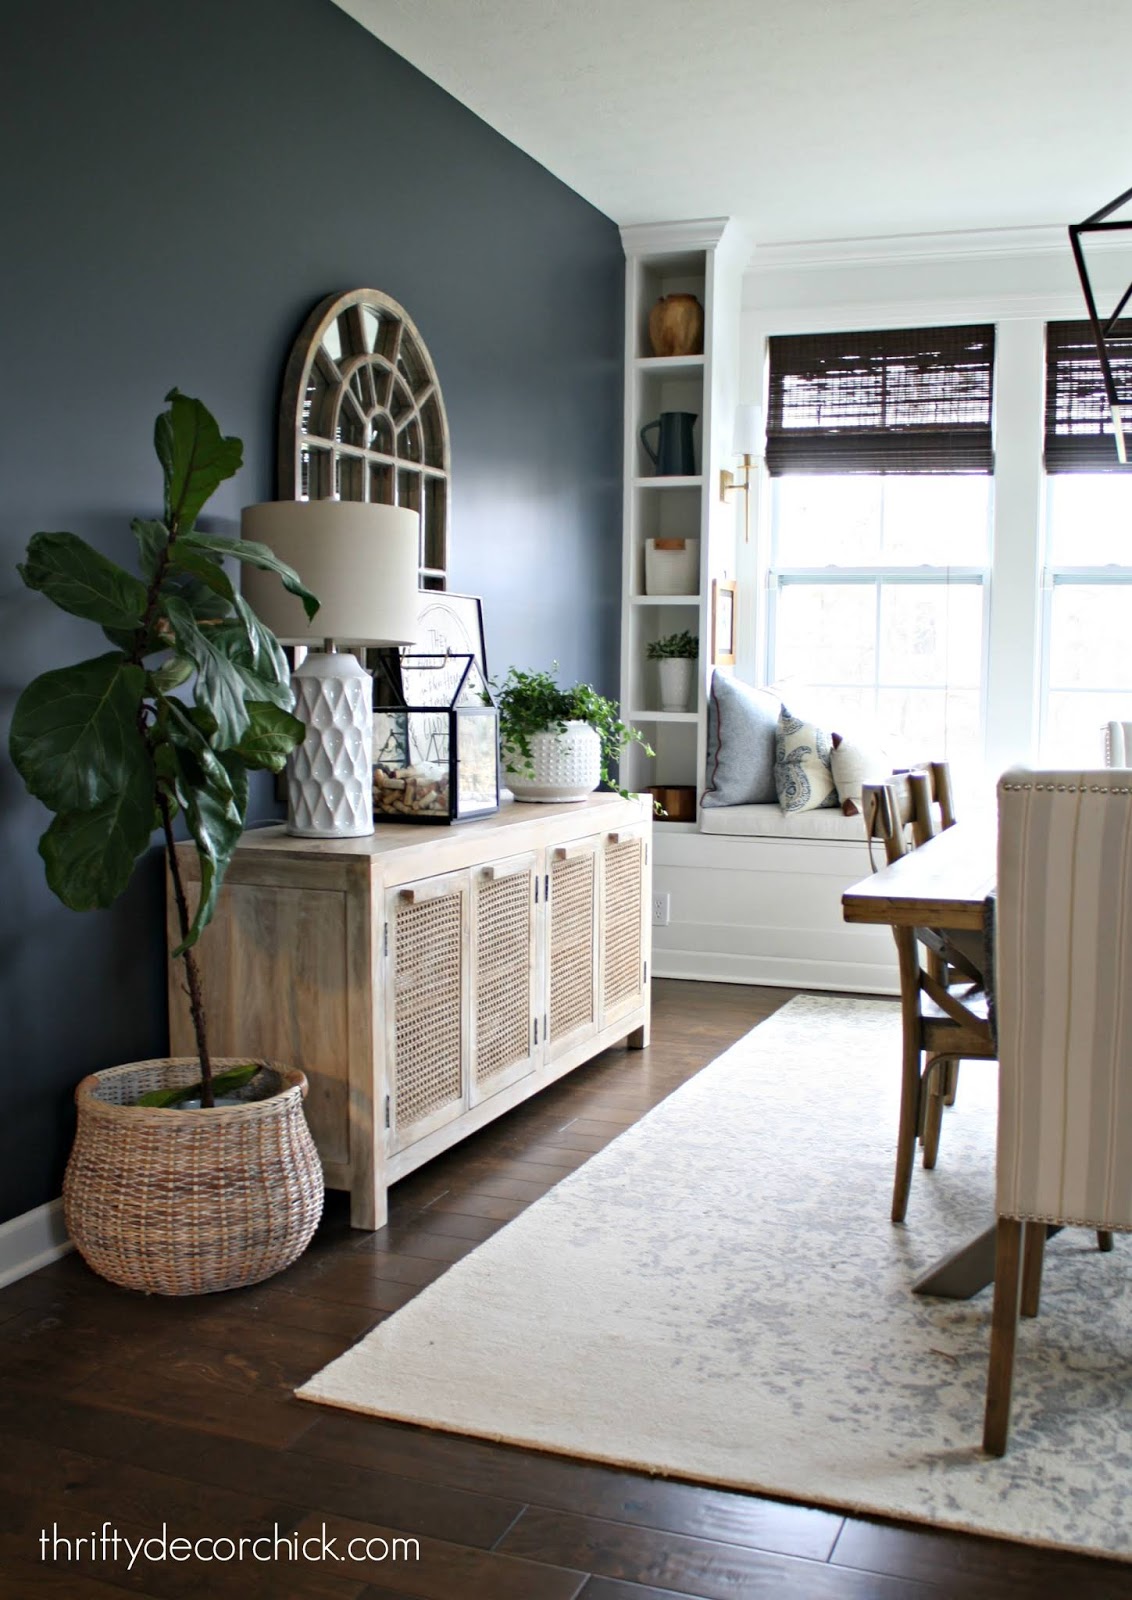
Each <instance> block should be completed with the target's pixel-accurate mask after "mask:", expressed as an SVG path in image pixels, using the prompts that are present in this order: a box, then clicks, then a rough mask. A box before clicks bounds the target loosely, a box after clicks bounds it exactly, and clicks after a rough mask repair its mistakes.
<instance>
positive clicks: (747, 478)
mask: <svg viewBox="0 0 1132 1600" xmlns="http://www.w3.org/2000/svg"><path fill="white" fill-rule="evenodd" d="M764 447H765V435H764V432H763V413H762V407H761V406H751V405H744V406H736V407H735V427H734V433H733V436H732V440H731V453H732V455H736V456H742V458H743V466H742V468H741V471H740V473H735V472H729V471H728V470H727V468H726V467H724V468H723V470H722V471H721V472H720V474H719V498H720V499H721V500H724V501H725V500H726V499H727V498H728V496H729V495H731V494H741V495H742V496H743V543H744V544H748V543H749V542H750V538H751V484H752V483H753V482H755V481H756V479H755V474H754V464H755V461H756V460H759V459H761V457H762V455H763V453H764Z"/></svg>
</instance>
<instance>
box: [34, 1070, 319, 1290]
mask: <svg viewBox="0 0 1132 1600" xmlns="http://www.w3.org/2000/svg"><path fill="white" fill-rule="evenodd" d="M213 1065H214V1067H215V1068H217V1069H219V1070H222V1069H223V1068H225V1067H235V1066H240V1065H242V1063H241V1062H240V1061H239V1060H229V1061H216V1062H214V1063H213ZM265 1070H267V1071H269V1072H271V1073H272V1074H273V1075H274V1076H275V1077H276V1078H277V1079H278V1080H279V1083H280V1085H281V1089H280V1092H279V1093H277V1094H273V1095H271V1096H270V1097H269V1098H267V1099H262V1100H246V1101H245V1102H243V1103H242V1104H240V1105H232V1106H218V1107H215V1108H213V1109H212V1110H209V1111H196V1110H180V1109H175V1108H171V1109H164V1108H162V1109H158V1108H156V1107H147V1106H137V1105H134V1104H132V1102H133V1101H135V1100H136V1099H137V1097H138V1095H141V1094H145V1093H146V1092H147V1091H148V1090H150V1089H164V1088H171V1087H173V1086H175V1085H177V1086H179V1085H182V1084H187V1083H193V1082H195V1081H196V1080H197V1079H199V1077H200V1066H199V1064H198V1062H197V1061H196V1059H195V1058H180V1059H166V1060H158V1061H136V1062H133V1063H131V1064H130V1065H129V1066H125V1067H111V1068H110V1069H109V1070H108V1071H106V1072H96V1073H94V1074H93V1075H92V1076H91V1077H89V1078H84V1079H83V1081H82V1082H81V1083H80V1084H79V1086H78V1088H77V1089H76V1091H75V1102H76V1104H77V1106H78V1112H79V1117H78V1129H77V1132H76V1135H75V1144H74V1149H73V1150H72V1151H71V1159H70V1161H69V1162H68V1165H67V1174H66V1177H65V1179H64V1181H63V1209H64V1216H65V1218H66V1223H67V1231H68V1233H69V1234H70V1236H71V1238H72V1240H73V1241H74V1244H75V1246H76V1248H77V1249H78V1250H79V1252H80V1254H81V1255H82V1257H83V1259H84V1260H85V1261H86V1263H87V1265H88V1266H90V1267H91V1268H93V1270H94V1271H95V1272H97V1273H99V1274H100V1276H102V1277H103V1278H108V1279H109V1280H110V1282H111V1283H117V1284H121V1285H122V1286H123V1287H124V1288H127V1289H141V1290H143V1291H144V1292H146V1293H148V1294H213V1293H215V1292H216V1291H217V1290H219V1289H238V1288H242V1287H243V1286H244V1285H246V1284H249V1283H259V1282H260V1281H261V1280H262V1279H263V1278H269V1277H271V1275H272V1274H273V1273H275V1272H281V1271H282V1270H283V1268H284V1267H287V1266H290V1264H291V1262H292V1261H294V1260H296V1259H297V1257H298V1256H300V1255H301V1254H302V1253H303V1251H304V1250H305V1249H306V1247H307V1245H308V1244H309V1243H310V1240H311V1236H312V1234H313V1233H314V1230H315V1228H316V1227H317V1226H318V1219H319V1217H320V1216H321V1215H322V1199H323V1181H322V1167H321V1165H320V1163H319V1159H318V1152H317V1151H316V1149H315V1147H314V1140H313V1139H312V1138H311V1133H310V1129H309V1128H308V1127H307V1122H306V1118H305V1117H304V1115H303V1097H304V1095H305V1094H306V1092H307V1080H306V1078H305V1077H304V1076H303V1074H302V1073H301V1072H298V1071H295V1070H294V1069H293V1068H289V1067H276V1066H273V1065H267V1064H265Z"/></svg>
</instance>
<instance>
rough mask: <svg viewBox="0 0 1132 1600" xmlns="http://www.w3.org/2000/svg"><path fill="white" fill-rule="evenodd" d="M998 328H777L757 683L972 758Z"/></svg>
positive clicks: (979, 687) (904, 747)
mask: <svg viewBox="0 0 1132 1600" xmlns="http://www.w3.org/2000/svg"><path fill="white" fill-rule="evenodd" d="M993 377H994V329H993V327H989V326H978V327H970V326H968V327H945V328H913V329H884V330H880V331H876V332H868V333H839V334H823V335H815V336H797V337H782V338H772V339H771V341H770V393H769V405H768V414H767V469H768V471H769V474H770V477H771V512H772V516H771V539H770V560H769V573H768V580H769V591H770V598H769V607H768V628H767V641H768V643H767V649H768V659H767V664H766V672H767V678H768V681H769V682H771V683H773V684H774V685H775V687H776V689H778V691H779V692H780V693H781V694H782V697H783V699H784V700H785V702H786V704H787V705H791V702H792V701H794V702H795V703H796V704H797V706H798V707H799V708H804V707H805V706H807V705H814V704H815V703H816V704H817V705H818V706H821V707H826V708H828V711H827V712H826V715H834V714H841V715H842V716H843V719H844V723H845V726H846V728H848V727H850V726H851V724H852V720H853V718H854V717H856V718H857V721H858V725H859V724H860V722H861V721H862V720H866V719H867V721H868V722H869V723H871V724H872V725H873V726H874V727H875V728H876V729H877V730H879V731H880V732H881V733H882V734H884V735H887V736H888V738H889V739H890V742H891V745H892V748H893V751H894V753H900V752H904V753H907V754H908V755H910V756H912V757H916V756H920V755H923V754H935V753H941V752H942V753H946V754H947V756H948V757H949V758H950V759H953V760H954V759H956V758H957V757H959V758H963V757H966V758H969V759H971V760H973V761H974V760H977V759H978V758H979V756H980V755H981V747H982V705H983V684H984V657H985V635H986V622H987V605H986V595H987V583H988V569H989V559H990V558H989V548H990V533H989V528H990V485H991V472H992V470H993V453H992V443H991V416H992V406H993Z"/></svg>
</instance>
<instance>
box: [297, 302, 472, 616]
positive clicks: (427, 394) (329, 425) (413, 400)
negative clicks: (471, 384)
mask: <svg viewBox="0 0 1132 1600" xmlns="http://www.w3.org/2000/svg"><path fill="white" fill-rule="evenodd" d="M449 476H450V461H449V450H448V418H447V416H446V415H445V411H444V401H443V399H442V397H441V393H440V384H439V383H438V381H437V377H436V369H435V368H434V367H433V364H432V359H431V357H430V356H429V353H428V350H427V349H426V347H425V343H424V340H423V339H422V338H421V336H420V334H419V333H418V332H417V329H416V326H415V325H414V323H413V321H412V318H411V317H410V316H409V315H408V313H407V312H406V311H405V309H404V307H403V306H400V305H398V304H397V302H396V300H391V299H390V297H389V296H388V295H385V294H382V293H381V292H380V291H379V290H377V289H351V290H350V291H349V293H347V294H334V295H328V296H327V298H326V299H325V300H322V301H320V302H319V304H318V305H317V306H315V308H314V310H313V311H312V312H311V314H310V316H309V317H308V318H307V320H306V322H305V323H304V324H303V328H302V331H301V332H300V334H299V336H298V338H297V339H296V340H295V343H294V346H293V347H292V350H291V354H290V357H289V359H288V361H287V368H286V371H285V373H284V375H283V398H282V403H281V406H280V415H279V495H280V498H281V499H284V500H327V499H330V498H332V497H334V496H337V498H338V499H341V500H365V501H370V502H374V503H379V504H384V505H395V506H409V507H411V508H412V509H413V510H414V511H419V512H420V518H421V548H420V585H421V588H422V589H443V588H445V586H446V584H447V573H448V492H449Z"/></svg>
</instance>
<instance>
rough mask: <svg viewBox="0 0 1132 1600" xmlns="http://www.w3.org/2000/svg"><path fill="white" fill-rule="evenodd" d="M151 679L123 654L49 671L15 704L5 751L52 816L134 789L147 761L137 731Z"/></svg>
mask: <svg viewBox="0 0 1132 1600" xmlns="http://www.w3.org/2000/svg"><path fill="white" fill-rule="evenodd" d="M145 687H146V674H145V670H144V668H142V667H139V666H135V665H134V664H133V663H132V662H130V661H128V660H127V658H126V657H125V656H124V655H122V654H120V653H119V652H118V651H113V652H112V653H110V654H109V655H104V656H97V657H95V659H94V660H92V661H80V662H78V663H77V664H76V665H75V666H73V667H59V668H57V669H56V670H55V671H54V672H45V673H44V674H43V675H42V677H39V678H36V679H35V680H34V681H33V682H32V683H29V684H28V686H27V688H26V689H25V690H24V692H23V694H21V696H20V698H19V699H18V700H17V702H16V709H15V712H14V713H13V716H12V727H11V732H10V733H9V735H8V749H9V751H10V753H11V757H12V761H13V764H14V765H15V767H16V769H17V771H18V772H19V774H20V776H21V778H23V780H24V783H25V784H26V785H27V787H28V789H29V790H30V791H31V793H32V794H33V795H35V796H36V798H37V799H39V800H42V801H43V803H44V805H47V806H50V807H51V809H52V811H90V810H92V809H93V808H94V807H95V806H100V805H101V804H102V803H103V801H105V800H107V799H109V798H110V796H111V795H114V794H117V793H119V792H121V791H125V790H129V789H130V787H131V785H133V784H137V783H139V782H140V776H141V774H143V773H144V774H146V779H145V781H146V784H147V786H148V784H149V776H148V774H149V772H150V762H149V753H148V751H147V749H146V743H145V740H144V738H143V737H142V734H141V730H140V728H139V726H138V716H139V711H140V707H141V702H142V696H143V694H144V693H145Z"/></svg>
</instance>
